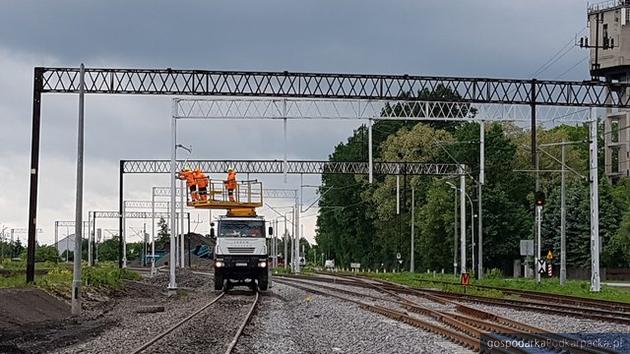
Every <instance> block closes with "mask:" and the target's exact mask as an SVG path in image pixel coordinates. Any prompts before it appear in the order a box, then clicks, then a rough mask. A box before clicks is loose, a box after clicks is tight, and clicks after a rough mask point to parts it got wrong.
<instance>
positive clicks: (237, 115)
mask: <svg viewBox="0 0 630 354" xmlns="http://www.w3.org/2000/svg"><path fill="white" fill-rule="evenodd" d="M174 101H175V104H176V105H175V110H174V112H173V117H174V118H177V119H238V120H243V119H363V120H367V119H371V120H403V119H404V120H442V121H444V120H459V121H462V120H468V121H470V120H483V121H503V122H506V121H513V122H515V121H519V122H520V121H522V122H529V121H530V119H531V108H530V107H529V106H523V105H519V104H484V103H476V104H472V103H468V102H440V101H437V102H436V101H384V100H356V99H355V100H339V99H337V100H334V99H295V98H282V99H278V98H224V97H216V98H192V99H188V98H184V99H174ZM537 116H538V120H539V121H542V122H545V121H556V120H558V121H560V120H562V121H586V120H587V119H588V116H589V111H588V108H581V107H565V106H545V107H538V112H537Z"/></svg>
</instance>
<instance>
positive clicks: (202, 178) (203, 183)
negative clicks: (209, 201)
mask: <svg viewBox="0 0 630 354" xmlns="http://www.w3.org/2000/svg"><path fill="white" fill-rule="evenodd" d="M193 175H194V177H195V181H196V182H197V186H198V187H199V188H204V187H207V186H208V176H206V174H205V173H203V172H201V171H199V170H195V171H194V172H193Z"/></svg>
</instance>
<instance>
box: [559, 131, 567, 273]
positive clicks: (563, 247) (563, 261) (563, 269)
mask: <svg viewBox="0 0 630 354" xmlns="http://www.w3.org/2000/svg"><path fill="white" fill-rule="evenodd" d="M564 150H565V144H564V139H563V140H562V145H561V152H562V153H561V155H562V156H561V159H562V172H561V173H560V285H564V283H565V282H566V280H567V238H566V237H567V235H566V224H565V220H566V217H567V210H566V202H565V186H564V183H565V174H564V172H565V154H564Z"/></svg>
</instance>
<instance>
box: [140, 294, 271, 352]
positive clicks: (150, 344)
mask: <svg viewBox="0 0 630 354" xmlns="http://www.w3.org/2000/svg"><path fill="white" fill-rule="evenodd" d="M227 297H229V294H227V293H226V292H221V293H219V295H217V296H216V297H215V298H213V299H212V300H211V301H209V302H208V303H207V304H205V305H204V306H202V307H201V308H199V309H198V310H196V311H194V312H193V313H191V314H190V315H188V316H187V317H186V318H184V319H182V320H180V321H178V322H177V323H175V324H173V325H172V326H170V327H169V328H167V329H166V330H164V331H162V332H160V333H159V334H157V335H156V336H154V337H153V338H151V339H150V340H149V341H147V342H145V343H144V344H142V345H141V346H139V347H137V348H136V349H134V350H133V351H132V352H131V353H132V354H139V353H144V352H154V350H151V351H149V350H148V349H149V348H152V347H154V346H156V345H157V343H158V342H160V341H162V340H164V339H166V338H167V337H168V336H169V334H171V333H172V332H173V331H175V330H177V329H179V328H182V327H183V326H184V325H185V324H186V323H188V322H190V321H191V320H192V319H194V318H196V317H199V316H200V314H201V313H203V312H204V311H206V310H208V309H210V308H212V307H213V305H215V304H217V303H218V302H219V300H221V299H224V298H227ZM259 298H260V293H259V292H258V291H255V292H254V300H253V302H252V304H251V305H250V307H249V309H248V311H247V314H246V315H245V317H244V318H243V320H242V321H241V323H240V325H239V327H238V329H237V331H236V334H234V335H233V336H232V337H231V338H232V339H231V341H230V342H229V343H228V344H227V349H226V351H225V354H230V353H232V351H233V350H234V347H235V346H236V344H237V342H238V339H239V338H240V336H241V335H242V333H243V330H244V329H245V327H246V326H247V323H248V322H249V320H250V319H251V317H252V314H253V313H254V310H255V308H256V305H257V304H258V301H259ZM208 335H212V333H208Z"/></svg>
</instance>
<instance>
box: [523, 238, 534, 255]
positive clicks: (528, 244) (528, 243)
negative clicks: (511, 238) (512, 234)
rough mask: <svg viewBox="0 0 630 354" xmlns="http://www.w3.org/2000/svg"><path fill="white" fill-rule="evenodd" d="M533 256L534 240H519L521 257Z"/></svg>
mask: <svg viewBox="0 0 630 354" xmlns="http://www.w3.org/2000/svg"><path fill="white" fill-rule="evenodd" d="M533 255H534V240H521V256H525V257H527V256H533Z"/></svg>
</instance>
